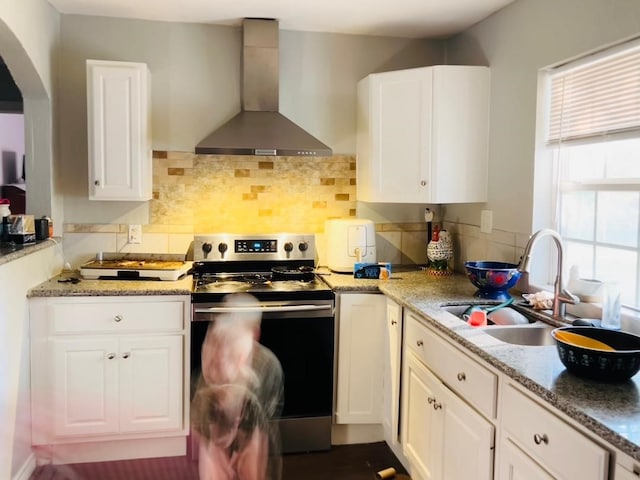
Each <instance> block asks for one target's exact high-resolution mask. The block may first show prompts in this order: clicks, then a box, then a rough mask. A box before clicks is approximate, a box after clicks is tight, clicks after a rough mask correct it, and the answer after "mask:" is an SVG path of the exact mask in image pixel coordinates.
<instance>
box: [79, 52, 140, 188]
mask: <svg viewBox="0 0 640 480" xmlns="http://www.w3.org/2000/svg"><path fill="white" fill-rule="evenodd" d="M148 81H149V76H148V70H147V67H146V65H144V64H141V63H131V62H106V61H96V60H88V61H87V129H88V146H89V198H90V199H91V200H149V199H150V198H151V149H150V142H149V130H150V129H149V118H148V116H149V108H148V95H149V89H148Z"/></svg>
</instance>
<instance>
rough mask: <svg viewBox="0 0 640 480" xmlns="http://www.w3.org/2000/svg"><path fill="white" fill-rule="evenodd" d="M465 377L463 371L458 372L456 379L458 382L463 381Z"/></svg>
mask: <svg viewBox="0 0 640 480" xmlns="http://www.w3.org/2000/svg"><path fill="white" fill-rule="evenodd" d="M466 379H467V376H466V375H465V373H464V372H458V381H459V382H464V381H465V380H466Z"/></svg>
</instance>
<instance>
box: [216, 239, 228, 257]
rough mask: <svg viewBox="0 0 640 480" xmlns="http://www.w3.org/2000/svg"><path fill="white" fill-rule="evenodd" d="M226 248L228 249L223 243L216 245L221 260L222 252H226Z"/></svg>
mask: <svg viewBox="0 0 640 480" xmlns="http://www.w3.org/2000/svg"><path fill="white" fill-rule="evenodd" d="M227 248H229V247H228V246H227V244H226V243H224V242H222V243H219V244H218V251H219V252H220V254H221V255H222V258H224V252H226V251H227Z"/></svg>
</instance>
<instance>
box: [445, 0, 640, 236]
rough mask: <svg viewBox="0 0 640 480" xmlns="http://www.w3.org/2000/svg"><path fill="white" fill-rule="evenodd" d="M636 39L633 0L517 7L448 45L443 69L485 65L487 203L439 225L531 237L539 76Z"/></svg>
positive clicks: (538, 2)
mask: <svg viewBox="0 0 640 480" xmlns="http://www.w3.org/2000/svg"><path fill="white" fill-rule="evenodd" d="M638 34H640V2H638V1H637V0H517V1H516V2H515V3H513V4H511V5H509V6H507V7H506V8H504V9H503V10H501V11H499V12H497V13H495V14H494V15H492V16H491V17H489V18H488V19H486V20H484V21H482V22H480V23H478V24H476V25H475V26H474V27H473V28H471V29H470V30H468V31H466V32H464V33H463V34H461V35H458V36H456V37H454V38H452V39H450V40H449V41H448V43H447V63H451V64H479V65H485V64H488V65H490V66H491V125H490V132H491V139H490V166H489V179H490V180H489V202H488V203H487V204H486V205H485V204H476V205H467V206H464V205H447V207H446V209H445V210H446V213H445V218H447V220H450V221H458V222H461V223H467V224H473V225H479V224H480V210H481V209H483V208H488V209H491V210H493V211H494V215H493V223H494V227H495V228H497V229H499V230H504V231H510V232H516V233H531V232H532V229H533V230H536V229H538V228H540V227H541V225H533V226H532V210H533V175H534V140H535V127H536V95H537V80H538V71H539V69H541V68H542V67H545V66H547V65H551V64H555V63H557V62H560V61H562V60H565V59H569V58H571V57H574V56H577V55H580V54H582V53H585V52H588V51H591V50H593V49H595V48H597V47H599V46H602V45H606V44H610V43H612V42H616V41H618V40H621V39H624V38H627V37H629V36H632V35H638Z"/></svg>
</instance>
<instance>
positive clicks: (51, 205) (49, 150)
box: [0, 18, 63, 224]
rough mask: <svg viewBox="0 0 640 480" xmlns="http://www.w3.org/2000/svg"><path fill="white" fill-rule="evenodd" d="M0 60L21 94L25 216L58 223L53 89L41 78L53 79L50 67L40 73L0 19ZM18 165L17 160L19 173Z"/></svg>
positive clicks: (60, 215)
mask: <svg viewBox="0 0 640 480" xmlns="http://www.w3.org/2000/svg"><path fill="white" fill-rule="evenodd" d="M39 53H41V52H39ZM49 53H50V52H47V54H49ZM0 57H2V59H3V61H4V63H5V64H6V67H7V68H8V71H9V72H10V73H11V76H12V78H13V80H14V81H15V84H16V85H17V87H18V89H19V90H20V92H21V93H22V100H23V112H24V177H25V190H26V212H25V213H29V214H33V215H35V216H42V215H48V216H50V217H52V218H54V219H55V220H59V221H60V222H61V221H62V220H63V218H62V216H63V215H62V200H61V198H60V196H59V195H58V193H57V192H59V189H58V188H57V181H56V176H55V171H56V169H55V168H54V158H55V157H54V142H53V138H54V132H53V128H54V127H53V121H52V119H53V110H52V103H53V102H52V100H51V97H52V96H53V93H52V88H53V86H52V85H46V84H45V83H44V82H43V78H42V77H48V78H47V81H50V79H52V78H54V77H55V75H54V72H53V67H49V68H51V71H47V72H41V71H40V72H39V71H38V70H37V69H36V67H35V66H34V62H33V61H32V59H31V58H30V57H29V54H28V53H27V52H26V51H25V48H24V46H23V42H20V40H19V39H18V38H16V36H15V35H14V33H13V31H12V30H11V28H10V27H9V26H8V25H7V24H6V23H4V22H3V21H2V18H0ZM45 85H46V86H45ZM21 164H22V162H21V160H20V170H21V169H22V168H21V167H22V165H21ZM21 174H22V172H20V175H21ZM60 224H61V223H60Z"/></svg>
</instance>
